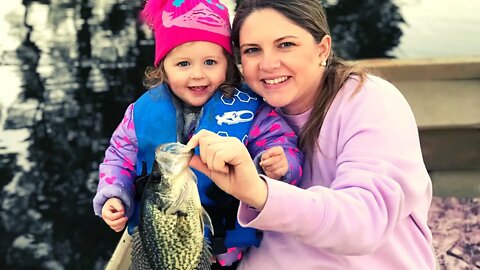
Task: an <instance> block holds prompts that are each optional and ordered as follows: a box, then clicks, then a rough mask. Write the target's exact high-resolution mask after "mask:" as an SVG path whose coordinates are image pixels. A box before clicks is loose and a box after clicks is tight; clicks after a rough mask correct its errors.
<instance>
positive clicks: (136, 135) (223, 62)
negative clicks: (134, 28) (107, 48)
mask: <svg viewBox="0 0 480 270" xmlns="http://www.w3.org/2000/svg"><path fill="white" fill-rule="evenodd" d="M142 15H143V17H144V19H145V21H146V22H147V23H148V24H149V25H150V26H151V27H152V28H153V30H154V33H155V43H156V50H155V53H156V54H155V62H154V63H155V67H156V68H154V69H147V72H146V78H145V84H146V86H147V87H149V88H150V89H149V90H148V92H146V93H145V94H144V95H143V96H141V97H140V98H139V99H138V100H137V101H136V102H135V103H133V104H131V105H130V106H129V107H128V108H127V110H126V113H125V117H124V119H123V121H122V122H121V123H120V125H119V126H118V128H117V129H116V130H115V132H114V133H113V136H112V138H111V141H110V143H111V145H110V146H109V148H108V149H107V151H106V156H105V160H104V161H103V163H102V164H100V175H99V176H100V181H99V184H98V190H97V194H96V196H95V198H94V200H93V205H94V210H95V214H97V215H99V216H101V217H102V218H103V219H104V221H105V222H106V223H107V224H108V225H109V226H110V227H111V228H112V229H113V230H115V231H117V232H118V231H121V230H123V228H124V227H125V225H126V223H127V220H129V222H128V223H129V232H130V233H132V232H133V230H132V229H133V228H134V227H135V225H136V222H135V221H136V220H137V219H138V211H137V212H135V209H138V208H137V207H136V201H135V193H136V191H135V185H134V184H135V183H134V182H135V180H134V179H135V178H136V177H137V176H139V175H141V174H142V172H145V170H144V166H145V167H146V172H150V171H151V169H152V164H153V159H154V149H155V147H156V146H157V145H159V144H161V143H166V142H173V141H179V142H182V143H186V142H187V141H188V140H189V139H190V137H191V136H192V135H193V134H194V133H196V132H197V131H198V130H200V129H207V130H210V131H213V132H215V133H216V134H219V135H222V136H228V137H236V138H238V139H239V140H240V141H242V142H243V143H244V144H245V145H247V147H248V149H249V151H250V153H251V156H252V157H253V159H254V160H255V163H256V164H257V168H258V170H259V171H260V172H261V173H265V174H266V175H267V176H269V177H272V178H275V179H280V180H283V181H285V182H287V183H291V184H298V181H299V180H300V179H301V174H302V171H301V164H302V162H303V156H302V154H301V152H299V151H298V148H297V146H296V143H297V137H296V135H295V133H294V132H293V131H292V129H291V128H290V127H289V126H288V125H287V124H286V123H285V122H284V121H283V119H282V118H281V117H279V116H278V115H277V114H276V113H275V111H274V110H273V109H272V108H271V107H269V106H267V105H266V104H264V102H263V99H262V98H261V97H259V96H257V95H256V94H254V93H253V92H252V91H251V90H250V89H249V88H248V87H246V86H245V85H243V86H242V85H241V83H240V79H241V75H240V72H239V70H238V68H237V66H236V65H235V63H234V60H233V55H232V47H231V40H230V23H229V16H228V10H227V8H226V7H225V6H223V5H222V4H220V3H219V2H217V1H211V0H190V1H158V0H150V1H147V3H146V5H145V8H144V10H143V13H142ZM237 87H238V88H240V89H238V88H237ZM197 153H198V149H197ZM142 169H143V170H142ZM196 174H197V177H198V188H199V192H200V197H201V201H202V204H203V205H204V207H205V208H206V209H207V211H208V212H209V215H210V217H211V218H212V222H213V225H214V230H215V237H216V238H212V239H211V242H212V246H213V252H214V254H215V253H216V254H219V253H222V252H225V251H226V249H225V248H229V249H228V251H229V252H228V256H226V255H224V256H219V262H220V263H221V264H227V265H228V264H231V263H232V262H233V261H235V260H236V259H237V258H239V257H241V254H239V250H238V249H234V248H233V247H248V246H251V245H256V246H258V244H259V239H258V236H257V232H256V230H252V229H247V228H243V227H241V226H239V225H238V224H236V223H237V222H236V208H237V205H238V201H236V202H237V204H235V200H233V197H227V196H226V194H225V193H223V194H222V192H221V191H220V190H219V189H215V188H216V186H215V185H213V184H212V182H211V180H210V179H208V178H207V177H206V176H205V175H203V174H201V173H200V172H196ZM137 199H138V198H137ZM225 205H227V206H228V207H225ZM232 207H234V208H232ZM228 217H230V218H233V222H232V221H231V220H230V221H229V220H228ZM229 224H231V225H229ZM223 227H225V228H223ZM219 241H220V243H219Z"/></svg>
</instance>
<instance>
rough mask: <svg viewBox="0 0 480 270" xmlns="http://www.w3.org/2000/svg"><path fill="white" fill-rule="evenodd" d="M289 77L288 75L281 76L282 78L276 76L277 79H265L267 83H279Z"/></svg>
mask: <svg viewBox="0 0 480 270" xmlns="http://www.w3.org/2000/svg"><path fill="white" fill-rule="evenodd" d="M287 79H288V78H287V77H280V78H276V79H273V80H265V82H266V83H267V84H277V83H282V82H284V81H286V80H287Z"/></svg>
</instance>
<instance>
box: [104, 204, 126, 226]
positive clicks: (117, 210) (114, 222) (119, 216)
mask: <svg viewBox="0 0 480 270" xmlns="http://www.w3.org/2000/svg"><path fill="white" fill-rule="evenodd" d="M124 215H125V208H124V207H123V203H122V201H121V200H120V199H118V198H110V199H108V200H107V201H106V202H105V204H104V205H103V208H102V218H103V221H105V223H107V225H108V226H110V228H112V230H114V231H116V232H120V231H122V230H123V229H124V228H125V225H126V224H127V220H128V218H127V217H125V216H124Z"/></svg>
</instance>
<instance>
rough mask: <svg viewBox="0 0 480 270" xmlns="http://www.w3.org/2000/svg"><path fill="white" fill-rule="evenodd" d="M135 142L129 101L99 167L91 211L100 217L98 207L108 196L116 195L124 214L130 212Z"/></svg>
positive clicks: (100, 210) (129, 214)
mask: <svg viewBox="0 0 480 270" xmlns="http://www.w3.org/2000/svg"><path fill="white" fill-rule="evenodd" d="M137 151H138V141H137V136H136V134H135V126H134V123H133V104H131V105H130V106H129V107H128V108H127V110H126V112H125V116H124V118H123V120H122V122H121V123H120V124H119V125H118V127H117V129H116V130H115V131H114V132H113V135H112V137H111V139H110V146H109V147H108V148H107V151H105V159H104V160H103V162H102V163H101V164H100V168H99V183H98V188H97V193H96V195H95V198H94V199H93V209H94V211H95V214H96V215H98V216H101V214H102V207H103V205H104V204H105V201H107V200H108V199H110V198H113V197H117V198H119V199H120V200H121V201H122V202H123V205H124V207H125V216H127V217H130V216H131V215H132V214H133V209H134V207H133V206H134V203H135V200H134V199H135V186H134V179H135V176H136V171H135V164H136V162H137Z"/></svg>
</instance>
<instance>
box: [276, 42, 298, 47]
mask: <svg viewBox="0 0 480 270" xmlns="http://www.w3.org/2000/svg"><path fill="white" fill-rule="evenodd" d="M292 46H295V44H294V43H293V42H282V43H280V46H279V47H280V48H288V47H292Z"/></svg>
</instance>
